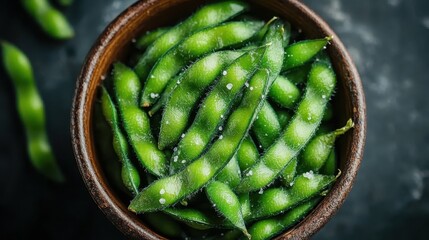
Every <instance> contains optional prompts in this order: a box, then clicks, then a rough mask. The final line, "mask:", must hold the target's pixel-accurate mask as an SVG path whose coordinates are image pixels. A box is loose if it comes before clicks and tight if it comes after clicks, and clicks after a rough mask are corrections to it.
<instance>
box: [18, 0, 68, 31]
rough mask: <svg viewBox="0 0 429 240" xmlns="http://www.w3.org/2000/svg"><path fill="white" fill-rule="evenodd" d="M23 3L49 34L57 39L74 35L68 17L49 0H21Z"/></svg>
mask: <svg viewBox="0 0 429 240" xmlns="http://www.w3.org/2000/svg"><path fill="white" fill-rule="evenodd" d="M21 3H22V5H23V6H24V8H25V10H26V11H27V12H28V13H29V14H30V15H31V16H32V17H33V18H34V20H36V22H37V23H38V24H39V26H40V27H41V28H42V29H43V31H45V32H46V33H47V34H48V35H49V36H51V37H53V38H56V39H68V38H71V37H73V36H74V30H73V28H72V27H71V25H70V24H69V22H68V21H67V19H66V18H65V17H64V15H63V14H62V13H61V12H60V11H58V10H57V9H55V8H54V7H53V6H51V4H50V3H49V2H48V0H21Z"/></svg>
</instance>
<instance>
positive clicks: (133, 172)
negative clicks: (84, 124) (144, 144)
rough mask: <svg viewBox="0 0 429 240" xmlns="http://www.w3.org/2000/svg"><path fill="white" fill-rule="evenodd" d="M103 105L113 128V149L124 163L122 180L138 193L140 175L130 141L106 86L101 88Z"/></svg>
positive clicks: (133, 192)
mask: <svg viewBox="0 0 429 240" xmlns="http://www.w3.org/2000/svg"><path fill="white" fill-rule="evenodd" d="M101 106H102V110H103V115H104V117H105V119H106V121H107V122H108V123H109V125H110V127H111V129H112V133H113V149H114V150H115V153H116V155H117V156H118V158H119V160H120V162H121V165H122V170H121V177H122V182H123V184H124V185H125V187H126V188H127V189H128V191H130V192H131V193H132V194H133V195H136V194H137V193H138V191H139V186H140V175H139V172H138V170H137V168H136V167H135V166H134V164H133V163H132V162H131V160H130V158H129V150H128V142H127V140H126V138H125V136H124V135H123V134H122V131H121V129H120V128H119V119H118V114H117V111H116V108H115V105H114V103H113V101H112V99H111V98H110V96H109V93H108V92H107V90H106V89H105V88H104V87H102V88H101Z"/></svg>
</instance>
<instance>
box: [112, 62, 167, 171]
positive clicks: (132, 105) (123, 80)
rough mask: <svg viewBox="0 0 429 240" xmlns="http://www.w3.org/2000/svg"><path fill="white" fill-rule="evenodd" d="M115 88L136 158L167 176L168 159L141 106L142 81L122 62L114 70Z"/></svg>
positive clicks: (119, 107)
mask: <svg viewBox="0 0 429 240" xmlns="http://www.w3.org/2000/svg"><path fill="white" fill-rule="evenodd" d="M113 86H114V92H115V95H116V100H117V103H118V109H119V112H120V116H121V119H122V123H123V126H124V128H125V132H126V133H127V136H128V140H129V142H130V145H131V146H132V148H133V150H134V152H135V154H136V156H137V159H138V160H139V162H140V163H141V165H142V166H143V167H145V168H146V169H147V170H148V171H149V172H150V173H152V174H154V175H156V176H163V175H165V174H166V173H167V163H166V157H165V155H164V153H163V152H162V151H160V150H159V149H158V148H157V146H156V143H155V140H154V138H153V135H152V132H151V129H150V122H149V121H150V120H149V117H148V116H147V114H146V113H145V112H144V111H143V110H141V109H140V108H139V106H138V95H139V89H140V80H139V79H138V77H137V75H136V74H135V73H134V71H133V70H132V69H130V68H128V67H127V66H125V65H124V64H122V63H116V64H115V65H114V67H113Z"/></svg>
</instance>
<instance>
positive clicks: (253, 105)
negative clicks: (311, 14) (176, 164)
mask: <svg viewBox="0 0 429 240" xmlns="http://www.w3.org/2000/svg"><path fill="white" fill-rule="evenodd" d="M269 74H270V72H269V71H268V70H266V69H265V70H264V69H261V70H259V71H258V72H257V73H256V74H255V75H254V76H253V77H252V79H251V80H250V82H249V88H248V89H246V91H245V92H244V96H243V100H242V101H241V103H240V105H239V106H238V107H237V109H236V110H235V111H234V112H233V113H232V114H231V116H230V117H229V118H228V119H227V122H226V125H225V128H224V131H223V138H222V139H220V138H219V139H217V140H216V141H215V142H214V143H213V145H212V146H211V147H210V148H209V149H208V150H207V152H205V153H204V154H203V155H201V156H200V157H199V158H198V159H197V160H195V161H194V162H193V163H191V164H190V165H189V166H187V167H186V168H184V169H183V170H182V171H180V172H178V173H176V174H174V175H171V176H168V177H164V178H161V179H159V180H157V181H155V182H153V183H152V184H151V185H149V186H148V187H146V188H145V189H143V190H142V191H141V192H140V193H139V194H138V195H137V196H136V197H135V198H134V199H133V200H132V201H131V204H130V205H129V207H128V208H129V209H130V210H131V211H133V212H136V213H144V212H151V211H156V210H160V209H164V208H166V207H169V206H171V205H173V204H175V203H177V202H179V201H180V200H181V199H183V198H185V197H187V196H189V195H190V194H192V193H194V192H196V191H198V190H199V189H200V188H202V187H203V186H204V185H206V184H207V183H208V182H209V181H210V180H211V179H212V178H213V177H215V176H216V175H217V174H218V173H219V172H220V171H221V170H222V169H223V168H224V167H225V165H226V164H227V163H228V162H229V160H230V159H231V158H232V157H233V156H234V154H235V153H236V152H237V149H238V148H239V147H240V144H241V142H242V141H243V139H244V137H245V136H246V134H247V132H248V131H249V128H250V126H251V125H252V122H253V121H254V119H255V118H256V115H257V114H258V111H259V109H260V108H261V105H262V102H263V98H262V95H263V93H264V92H266V91H268V86H267V81H268V79H269V76H270V75H269ZM250 87H252V89H253V90H250ZM161 193H162V194H161Z"/></svg>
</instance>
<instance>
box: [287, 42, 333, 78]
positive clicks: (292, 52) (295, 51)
mask: <svg viewBox="0 0 429 240" xmlns="http://www.w3.org/2000/svg"><path fill="white" fill-rule="evenodd" d="M330 40H332V37H325V38H321V39H312V40H305V41H300V42H296V43H294V44H292V45H289V46H288V47H287V48H286V49H285V60H284V62H283V71H285V70H288V69H291V68H295V67H299V66H302V65H304V64H305V63H307V62H308V61H310V60H311V59H313V58H314V57H315V56H316V55H317V54H318V53H319V52H320V51H321V50H322V49H323V48H324V47H325V46H326V44H328V42H329V41H330Z"/></svg>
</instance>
